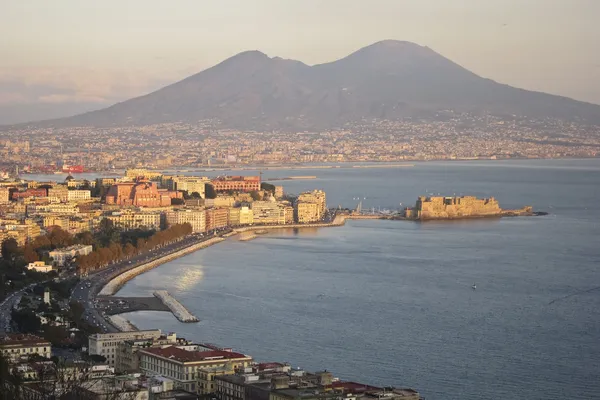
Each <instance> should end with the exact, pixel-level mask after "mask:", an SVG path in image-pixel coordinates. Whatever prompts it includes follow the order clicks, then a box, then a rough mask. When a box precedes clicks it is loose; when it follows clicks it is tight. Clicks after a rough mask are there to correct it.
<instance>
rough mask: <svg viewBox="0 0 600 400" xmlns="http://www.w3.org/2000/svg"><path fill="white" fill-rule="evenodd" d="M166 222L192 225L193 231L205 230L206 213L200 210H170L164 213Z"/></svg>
mask: <svg viewBox="0 0 600 400" xmlns="http://www.w3.org/2000/svg"><path fill="white" fill-rule="evenodd" d="M165 215H166V219H167V224H168V225H169V226H170V225H175V224H185V223H188V224H190V225H191V226H192V231H193V232H206V213H205V211H204V210H203V209H202V210H185V209H183V210H172V211H167V212H166V213H165Z"/></svg>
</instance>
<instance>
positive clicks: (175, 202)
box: [171, 198, 185, 206]
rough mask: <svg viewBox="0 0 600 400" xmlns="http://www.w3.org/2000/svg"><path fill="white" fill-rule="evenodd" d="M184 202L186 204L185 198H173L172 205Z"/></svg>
mask: <svg viewBox="0 0 600 400" xmlns="http://www.w3.org/2000/svg"><path fill="white" fill-rule="evenodd" d="M183 204H185V200H183V199H178V198H173V199H171V205H172V206H180V205H183Z"/></svg>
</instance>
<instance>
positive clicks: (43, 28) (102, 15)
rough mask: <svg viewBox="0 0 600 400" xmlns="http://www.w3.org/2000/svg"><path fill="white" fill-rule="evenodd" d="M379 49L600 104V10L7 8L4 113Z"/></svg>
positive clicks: (380, 0)
mask: <svg viewBox="0 0 600 400" xmlns="http://www.w3.org/2000/svg"><path fill="white" fill-rule="evenodd" d="M383 39H399V40H408V41H413V42H416V43H418V44H421V45H425V46H429V47H430V48H432V49H434V50H435V51H437V52H439V53H441V54H442V55H444V56H446V57H448V58H450V59H452V60H453V61H455V62H457V63H459V64H461V65H462V66H464V67H466V68H468V69H470V70H471V71H473V72H475V73H477V74H480V75H482V76H485V77H488V78H491V79H494V80H496V81H499V82H502V83H508V84H510V85H513V86H518V87H523V88H527V89H533V90H540V91H546V92H550V93H554V94H562V95H565V96H569V97H574V98H576V99H580V100H586V101H590V102H595V103H599V104H600V50H599V49H600V0H215V1H212V0H170V1H167V0H52V1H50V0H0V55H1V57H0V104H5V105H6V104H10V103H28V102H47V103H61V102H70V101H82V102H97V103H106V102H114V101H117V100H121V99H124V98H128V97H130V96H134V95H138V94H142V93H145V92H147V91H149V90H151V89H155V88H157V87H159V86H161V85H164V84H166V83H170V82H172V81H174V80H176V79H180V78H183V77H185V76H187V75H190V74H192V73H195V72H199V71H201V70H202V69H205V68H207V67H209V66H212V65H213V64H216V63H217V62H219V61H222V60H223V59H225V58H227V57H229V56H231V55H234V54H235V53H237V52H240V51H243V50H249V49H258V50H261V51H263V52H265V53H267V54H268V55H270V56H276V55H277V56H281V57H284V58H293V59H298V60H301V61H304V62H306V63H308V64H315V63H322V62H327V61H331V60H334V59H337V58H341V57H343V56H345V55H347V54H349V53H351V52H353V51H355V50H357V49H358V48H360V47H363V46H366V45H369V44H371V43H373V42H376V41H379V40H383Z"/></svg>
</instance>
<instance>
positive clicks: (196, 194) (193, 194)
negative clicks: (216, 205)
mask: <svg viewBox="0 0 600 400" xmlns="http://www.w3.org/2000/svg"><path fill="white" fill-rule="evenodd" d="M190 196H191V198H192V199H201V198H202V196H200V193H198V192H192V194H191V195H190Z"/></svg>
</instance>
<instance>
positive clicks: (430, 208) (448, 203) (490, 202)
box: [406, 196, 503, 220]
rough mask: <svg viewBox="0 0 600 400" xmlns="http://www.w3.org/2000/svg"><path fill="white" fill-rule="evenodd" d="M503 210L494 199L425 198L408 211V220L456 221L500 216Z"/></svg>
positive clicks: (464, 197) (421, 197)
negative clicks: (456, 219) (458, 219)
mask: <svg viewBox="0 0 600 400" xmlns="http://www.w3.org/2000/svg"><path fill="white" fill-rule="evenodd" d="M502 214H503V210H502V209H501V208H500V205H499V204H498V201H497V200H496V199H494V198H493V197H490V198H489V199H478V198H477V197H475V196H462V197H442V196H438V197H425V196H420V197H419V198H418V199H417V202H416V204H415V208H414V209H407V210H406V218H412V219H421V220H423V219H454V218H466V217H490V216H500V215H502Z"/></svg>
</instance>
